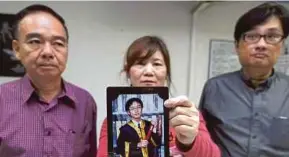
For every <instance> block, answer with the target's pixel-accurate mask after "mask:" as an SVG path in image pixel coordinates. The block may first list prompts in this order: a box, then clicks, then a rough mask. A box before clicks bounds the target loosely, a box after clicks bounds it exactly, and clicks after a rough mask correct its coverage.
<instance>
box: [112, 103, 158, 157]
mask: <svg viewBox="0 0 289 157" xmlns="http://www.w3.org/2000/svg"><path fill="white" fill-rule="evenodd" d="M125 110H126V112H127V114H128V115H129V116H130V118H131V120H130V121H129V122H128V123H126V124H125V125H123V126H122V127H121V128H120V129H119V130H120V132H119V136H118V138H117V149H116V151H117V153H118V154H121V155H122V156H123V157H130V156H133V157H156V156H158V154H159V153H158V148H159V147H160V145H161V139H162V138H161V137H162V136H161V129H153V128H154V127H155V125H156V124H155V123H154V122H150V121H147V120H144V119H142V118H141V116H142V111H143V102H142V101H141V100H140V99H139V98H131V99H129V100H128V101H127V102H126V104H125ZM153 123H154V124H153Z"/></svg>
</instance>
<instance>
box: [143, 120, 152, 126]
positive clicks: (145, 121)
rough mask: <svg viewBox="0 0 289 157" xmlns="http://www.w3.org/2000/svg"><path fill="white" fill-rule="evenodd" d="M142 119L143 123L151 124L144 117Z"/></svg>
mask: <svg viewBox="0 0 289 157" xmlns="http://www.w3.org/2000/svg"><path fill="white" fill-rule="evenodd" d="M142 121H143V122H144V123H145V125H151V124H152V123H151V122H150V121H148V120H146V119H143V120H142Z"/></svg>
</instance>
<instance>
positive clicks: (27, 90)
mask: <svg viewBox="0 0 289 157" xmlns="http://www.w3.org/2000/svg"><path fill="white" fill-rule="evenodd" d="M20 84H21V94H22V102H23V104H25V103H26V102H27V101H28V100H29V99H30V98H31V96H32V95H33V93H36V92H35V88H34V87H33V86H32V84H31V80H30V78H29V77H28V76H27V75H24V77H23V78H22V79H21V80H20ZM58 98H60V99H63V100H69V101H72V104H73V105H74V107H75V105H76V104H77V99H76V97H75V94H74V92H73V89H72V87H71V86H70V84H69V83H67V82H66V81H65V80H63V79H62V92H61V93H60V94H59V96H58ZM70 104H71V103H70Z"/></svg>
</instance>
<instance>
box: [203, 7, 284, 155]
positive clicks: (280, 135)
mask: <svg viewBox="0 0 289 157" xmlns="http://www.w3.org/2000/svg"><path fill="white" fill-rule="evenodd" d="M288 31H289V13H288V11H287V9H285V7H283V6H281V5H279V4H277V3H272V2H271V3H264V4H261V5H259V6H257V7H255V8H253V9H251V10H249V11H248V12H246V13H245V14H244V15H243V16H241V17H240V19H239V20H238V21H237V24H236V26H235V33H234V38H235V47H236V51H237V54H238V56H239V61H240V63H241V65H242V69H241V70H240V71H236V72H231V73H227V74H223V75H220V76H217V77H215V78H212V79H209V80H208V81H207V82H206V84H205V87H204V90H203V93H202V98H201V103H200V110H201V112H202V113H203V115H204V118H205V120H206V121H207V126H208V130H209V132H210V133H211V136H212V138H213V139H214V141H215V142H216V143H217V144H218V145H219V147H220V149H221V151H222V156H223V157H245V156H246V157H285V156H287V157H288V156H289V77H288V76H286V75H285V74H282V73H279V72H277V71H274V68H273V67H274V65H275V63H276V62H277V59H278V57H279V56H280V53H281V52H280V51H281V50H282V46H283V45H284V40H285V39H286V38H287V36H288Z"/></svg>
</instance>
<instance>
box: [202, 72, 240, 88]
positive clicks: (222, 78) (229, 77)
mask: <svg viewBox="0 0 289 157" xmlns="http://www.w3.org/2000/svg"><path fill="white" fill-rule="evenodd" d="M238 77H240V71H233V72H228V73H224V74H220V75H218V76H214V77H212V78H209V79H208V80H207V82H206V84H207V85H213V84H219V83H228V82H232V81H234V80H236V79H237V78H238Z"/></svg>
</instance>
